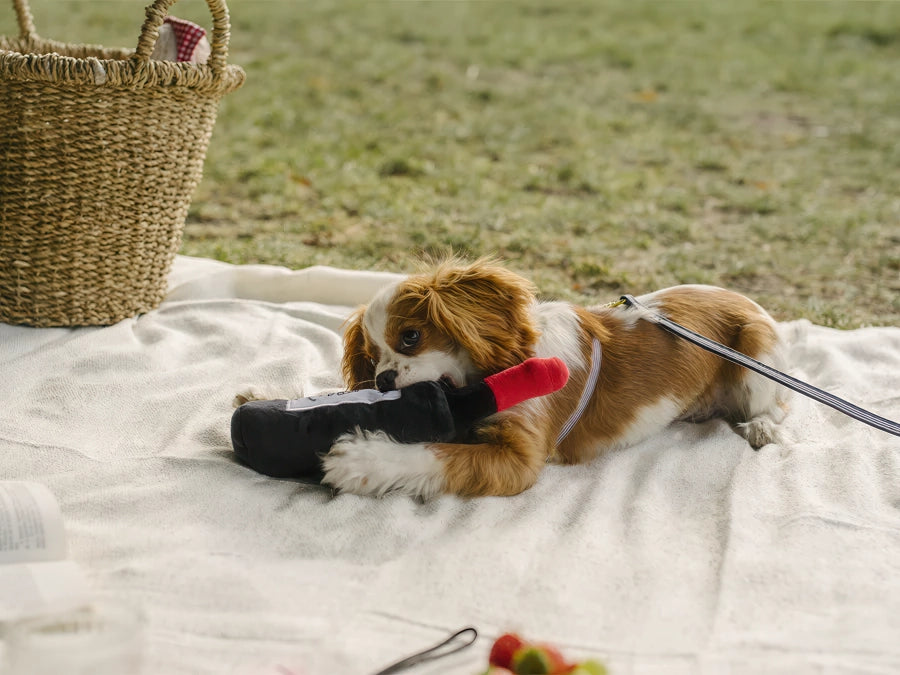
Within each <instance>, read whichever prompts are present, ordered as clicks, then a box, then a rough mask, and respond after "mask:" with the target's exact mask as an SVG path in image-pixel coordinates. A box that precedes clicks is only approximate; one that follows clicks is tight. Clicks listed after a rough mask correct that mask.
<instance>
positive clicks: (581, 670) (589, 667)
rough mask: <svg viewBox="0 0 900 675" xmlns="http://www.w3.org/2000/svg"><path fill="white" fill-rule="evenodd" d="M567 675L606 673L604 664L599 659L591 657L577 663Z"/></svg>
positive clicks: (600, 674) (597, 674)
mask: <svg viewBox="0 0 900 675" xmlns="http://www.w3.org/2000/svg"><path fill="white" fill-rule="evenodd" d="M569 675H606V666H604V665H603V664H602V663H600V662H599V661H594V660H593V659H591V660H589V661H584V662H582V663H579V664H578V665H577V666H575V669H574V670H572V671H571V672H570V673H569Z"/></svg>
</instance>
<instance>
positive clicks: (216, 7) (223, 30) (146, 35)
mask: <svg viewBox="0 0 900 675" xmlns="http://www.w3.org/2000/svg"><path fill="white" fill-rule="evenodd" d="M13 2H15V3H19V2H25V0H13ZM175 2H176V0H154V2H153V4H152V5H150V6H149V7H147V18H146V20H145V21H144V25H143V26H142V27H141V35H140V37H139V38H138V43H137V48H136V49H135V50H134V56H135V58H137V59H138V60H139V61H144V62H147V61H149V60H150V53H151V52H152V51H153V46H154V45H155V44H156V40H157V38H158V37H159V28H160V26H162V24H163V21H164V20H165V18H166V17H167V16H168V15H169V7H171V6H172V5H174V4H175ZM206 4H207V5H208V6H209V11H210V14H212V19H213V30H212V36H211V38H210V41H209V42H210V54H209V60H208V61H207V64H208V65H209V66H210V68H212V71H213V72H214V73H219V72H221V71H222V69H224V68H225V58H226V57H227V56H228V40H229V38H230V37H231V22H230V21H229V18H228V7H226V6H225V0H206Z"/></svg>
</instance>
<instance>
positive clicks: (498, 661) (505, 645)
mask: <svg viewBox="0 0 900 675" xmlns="http://www.w3.org/2000/svg"><path fill="white" fill-rule="evenodd" d="M524 645H525V642H524V641H523V640H522V638H520V637H519V636H518V635H516V634H515V633H505V634H503V635H501V636H500V637H498V638H497V639H496V641H495V642H494V646H493V647H491V655H490V656H489V657H488V663H489V664H491V665H492V666H499V667H501V668H506V669H507V670H508V669H510V668H512V658H513V654H514V653H515V652H516V651H518V650H519V649H521V648H522V647H523V646H524Z"/></svg>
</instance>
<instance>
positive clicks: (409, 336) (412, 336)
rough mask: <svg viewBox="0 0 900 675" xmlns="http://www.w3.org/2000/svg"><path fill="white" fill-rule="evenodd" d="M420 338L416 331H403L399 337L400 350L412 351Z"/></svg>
mask: <svg viewBox="0 0 900 675" xmlns="http://www.w3.org/2000/svg"><path fill="white" fill-rule="evenodd" d="M420 337H421V335H420V334H419V331H417V330H414V329H410V330H405V331H403V333H402V334H401V335H400V349H412V348H413V347H415V346H416V345H417V344H419V338H420Z"/></svg>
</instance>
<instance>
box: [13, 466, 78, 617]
mask: <svg viewBox="0 0 900 675" xmlns="http://www.w3.org/2000/svg"><path fill="white" fill-rule="evenodd" d="M89 600H90V587H89V584H88V582H87V578H86V577H85V575H84V571H83V570H82V568H81V567H79V566H78V565H77V564H76V563H75V562H74V561H72V560H68V559H67V558H66V536H65V530H64V529H63V521H62V513H61V512H60V509H59V503H58V502H57V501H56V498H55V497H54V496H53V494H52V493H51V492H50V491H49V490H48V489H47V488H46V487H45V486H43V485H40V484H38V483H27V482H20V481H0V624H3V623H6V622H8V621H11V620H15V619H21V618H25V617H30V616H37V615H39V614H45V613H50V612H61V611H66V610H69V609H74V608H75V607H79V606H81V605H83V604H85V603H86V602H88V601H89Z"/></svg>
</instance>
